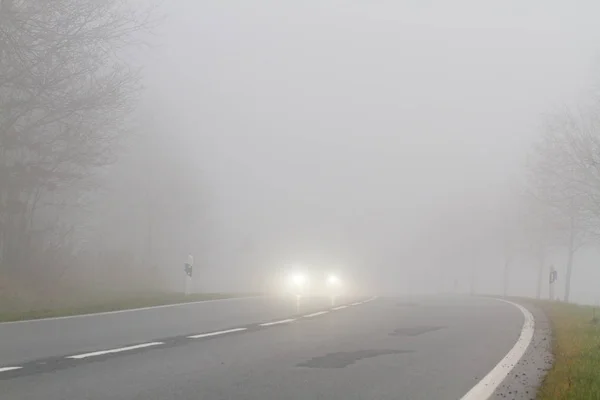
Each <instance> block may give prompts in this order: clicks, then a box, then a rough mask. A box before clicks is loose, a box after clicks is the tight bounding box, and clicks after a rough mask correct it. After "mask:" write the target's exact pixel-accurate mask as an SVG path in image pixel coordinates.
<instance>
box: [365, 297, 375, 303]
mask: <svg viewBox="0 0 600 400" xmlns="http://www.w3.org/2000/svg"><path fill="white" fill-rule="evenodd" d="M376 298H377V297H376V296H373V297H371V298H370V299H367V300H365V301H363V303H368V302H370V301H373V300H375V299H376Z"/></svg>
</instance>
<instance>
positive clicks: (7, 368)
mask: <svg viewBox="0 0 600 400" xmlns="http://www.w3.org/2000/svg"><path fill="white" fill-rule="evenodd" d="M21 368H23V367H3V368H0V372H6V371H14V370H15V369H21Z"/></svg>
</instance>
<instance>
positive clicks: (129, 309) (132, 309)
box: [0, 296, 264, 325]
mask: <svg viewBox="0 0 600 400" xmlns="http://www.w3.org/2000/svg"><path fill="white" fill-rule="evenodd" d="M260 298H264V296H246V297H228V298H225V299H212V300H198V301H186V302H183V303H173V304H163V305H160V306H150V307H139V308H127V309H125V310H115V311H103V312H97V313H88V314H76V315H65V316H64V317H48V318H36V319H26V320H23V321H7V322H0V325H9V324H26V323H30V322H41V321H52V320H61V319H72V318H83V317H96V316H100V315H111V314H121V313H128V312H133V311H144V310H154V309H159V308H169V307H180V306H187V305H191V304H202V303H214V302H217V301H218V302H226V301H237V300H248V299H260Z"/></svg>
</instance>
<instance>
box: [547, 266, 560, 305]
mask: <svg viewBox="0 0 600 400" xmlns="http://www.w3.org/2000/svg"><path fill="white" fill-rule="evenodd" d="M557 279H558V272H557V271H556V270H555V269H554V266H553V265H551V266H550V275H549V277H548V284H549V286H548V287H549V291H550V300H551V301H554V282H556V280H557Z"/></svg>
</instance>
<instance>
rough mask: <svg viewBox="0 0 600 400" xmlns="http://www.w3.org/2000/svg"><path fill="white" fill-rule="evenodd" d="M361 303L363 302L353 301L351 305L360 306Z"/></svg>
mask: <svg viewBox="0 0 600 400" xmlns="http://www.w3.org/2000/svg"><path fill="white" fill-rule="evenodd" d="M360 304H362V303H360V302H359V301H357V302H356V303H352V304H350V305H351V306H358V305H360Z"/></svg>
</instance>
